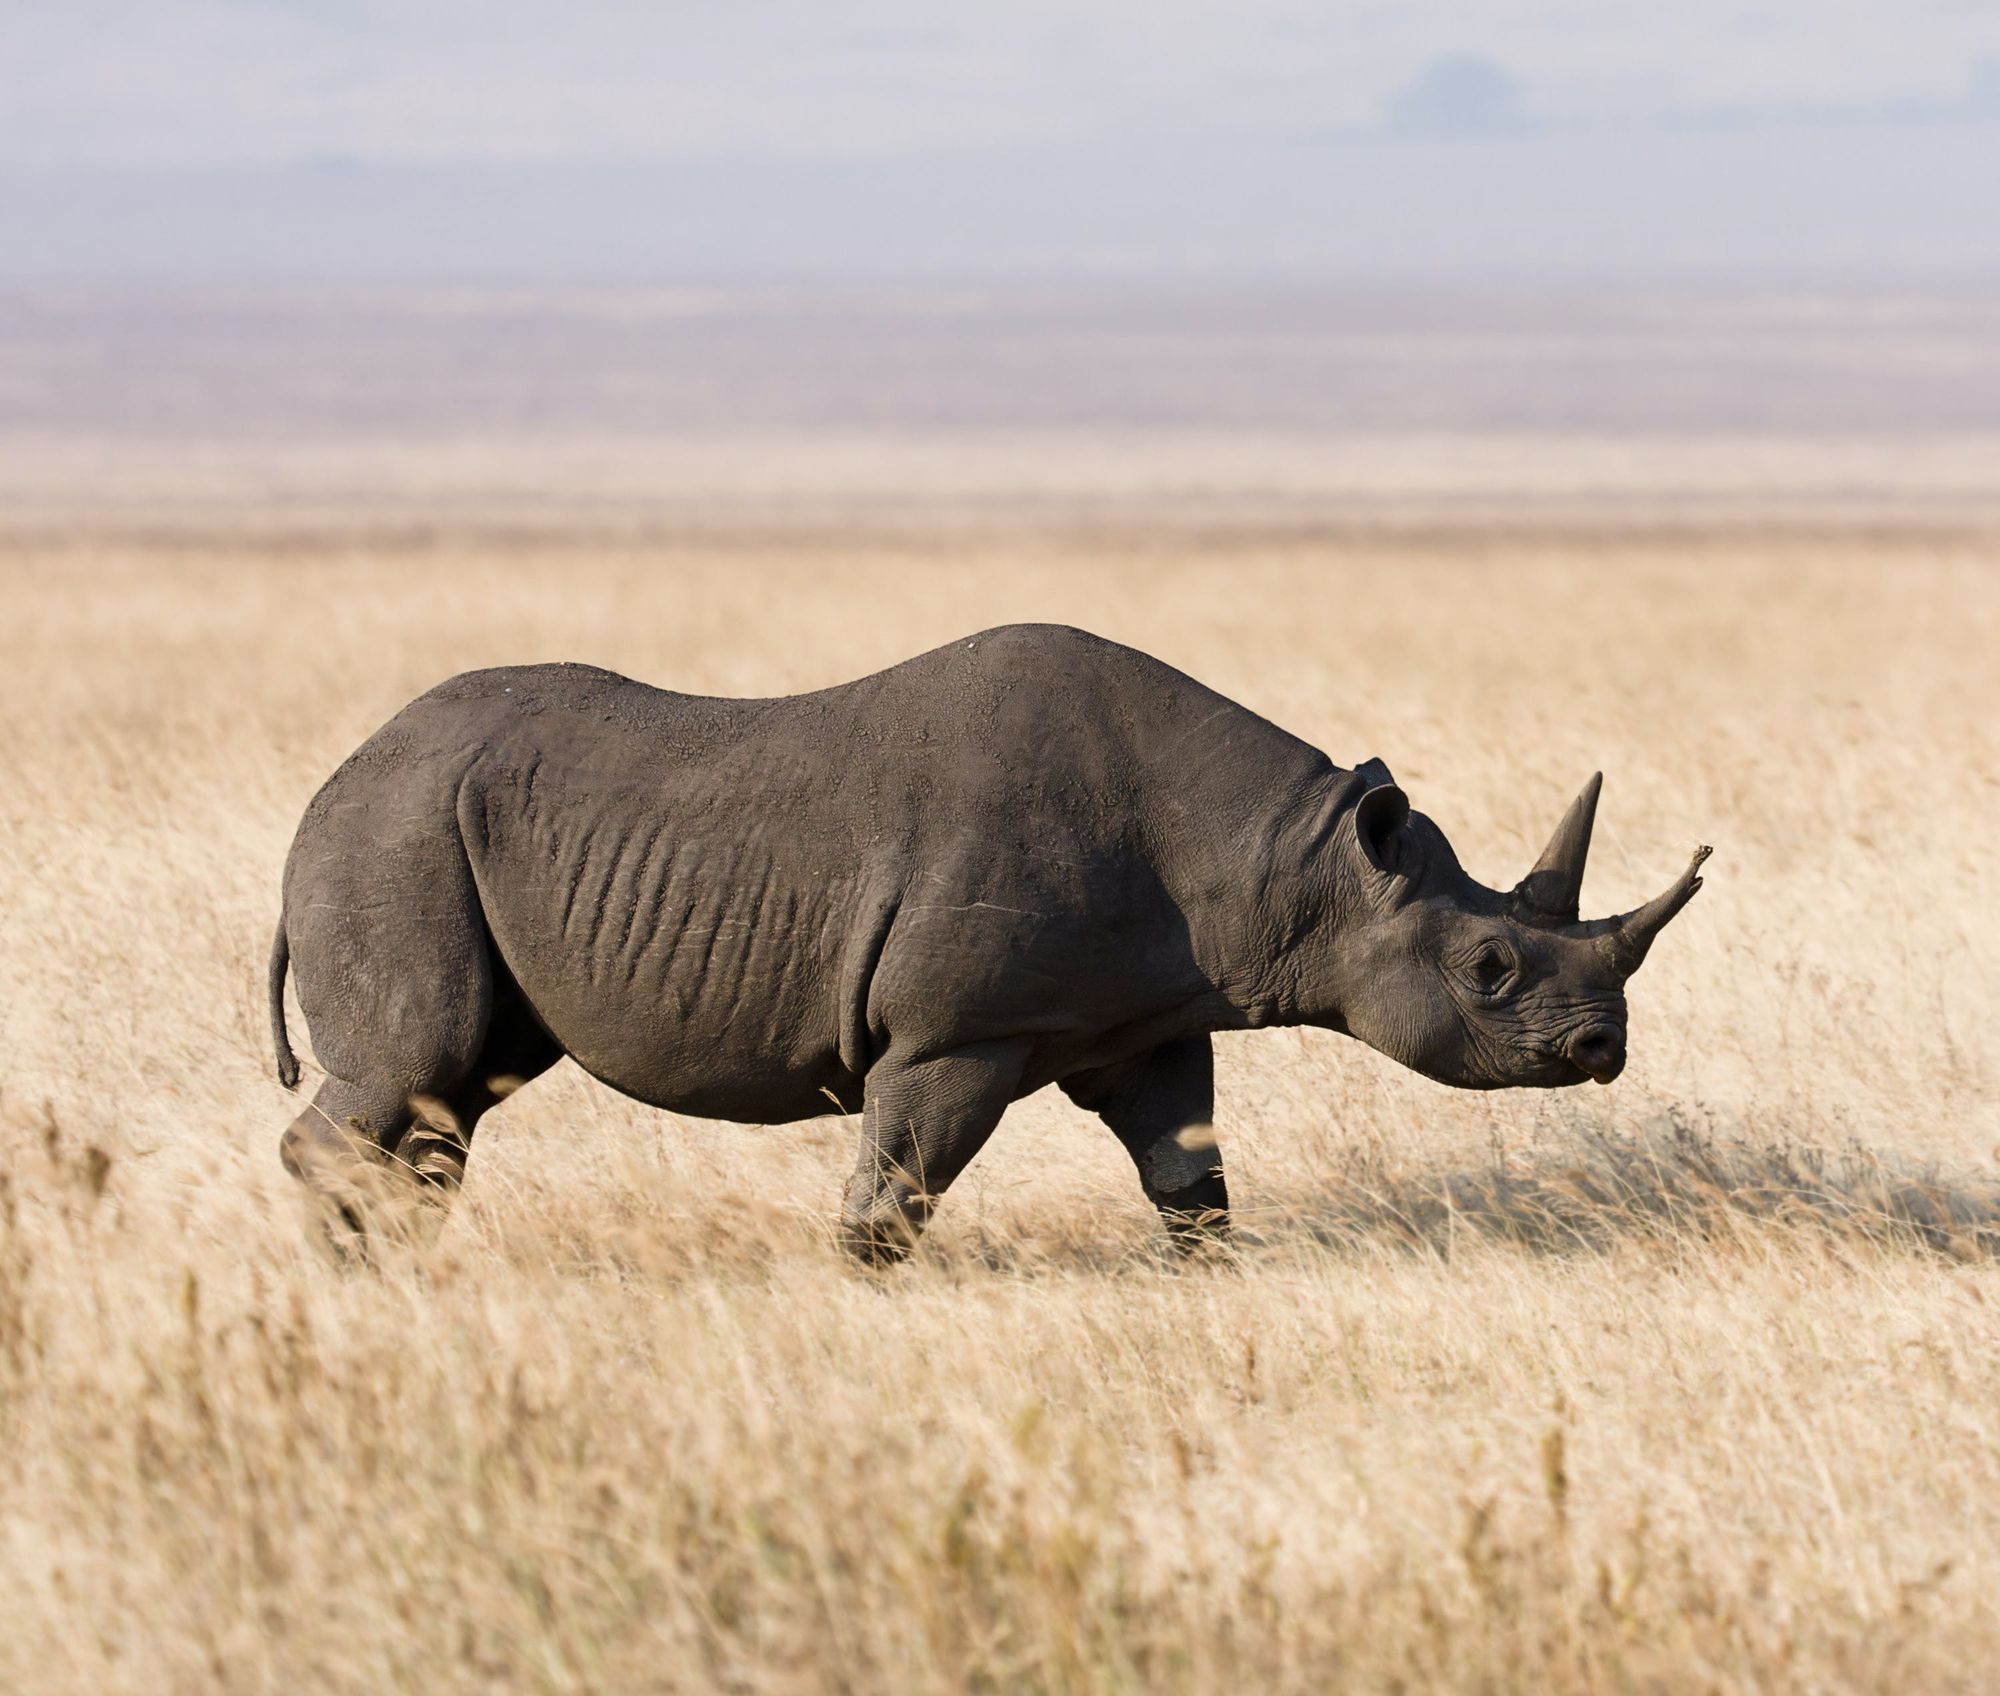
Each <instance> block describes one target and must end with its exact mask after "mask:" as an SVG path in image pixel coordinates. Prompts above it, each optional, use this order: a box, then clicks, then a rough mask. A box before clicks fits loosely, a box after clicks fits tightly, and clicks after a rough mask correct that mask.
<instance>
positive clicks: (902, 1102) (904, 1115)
mask: <svg viewBox="0 0 2000 1696" xmlns="http://www.w3.org/2000/svg"><path fill="white" fill-rule="evenodd" d="M1027 1058H1028V1044H1027V1043H1026V1042H984V1043H976V1044H974V1045H972V1046H971V1047H968V1048H961V1049H956V1050H954V1051H953V1052H951V1053H948V1054H940V1055H934V1056H929V1057H926V1058H923V1059H918V1060H905V1059H903V1058H901V1057H900V1056H898V1055H897V1054H896V1053H895V1050H894V1048H893V1047H892V1048H891V1050H890V1052H889V1053H887V1054H885V1055H883V1056H882V1058H881V1059H880V1060H878V1061H877V1062H876V1063H875V1065H874V1066H873V1067H872V1068H870V1070H869V1073H868V1081H867V1086H866V1091H865V1098H866V1099H865V1106H864V1108H863V1113H864V1121H863V1123H864V1132H863V1135H862V1139H861V1159H860V1163H859V1164H858V1165H857V1166H856V1167H855V1169H854V1176H853V1177H851V1178H850V1179H848V1181H847V1195H846V1199H845V1202H844V1204H843V1206H842V1210H841V1240H842V1242H843V1243H844V1245H845V1246H846V1247H847V1249H848V1250H849V1251H850V1252H851V1253H853V1254H855V1255H858V1256H859V1257H860V1258H861V1259H862V1260H865V1261H868V1262H870V1263H873V1264H878V1265H879V1264H881V1263H883V1262H886V1261H893V1260H901V1259H902V1258H903V1257H904V1256H905V1255H907V1254H908V1253H909V1252H910V1249H911V1248H912V1247H913V1246H914V1245H915V1243H916V1240H917V1238H918V1237H919V1236H920V1235H921V1234H922V1232H923V1229H924V1226H925V1225H926V1224H928V1223H929V1221H930V1216H931V1212H932V1210H933V1209H934V1208H935V1207H936V1205H937V1200H938V1197H940V1196H941V1195H943V1194H944V1192H945V1189H946V1187H947V1186H948V1185H949V1184H950V1183H951V1181H952V1179H954V1178H956V1177H957V1176H958V1175H959V1173H961V1172H963V1171H964V1170H965V1168H966V1166H967V1165H968V1164H969V1163H970V1162H971V1160H972V1157H973V1156H974V1155H975V1154H977V1153H978V1152H979V1150H980V1149H981V1147H983V1146H984V1144H985V1142H986V1139H987V1138H988V1137H989V1136H991V1135H992V1134H993V1127H994V1126H995V1125H997V1124H999V1123H1000V1115H1001V1114H1002V1113H1004V1112H1005V1111H1006V1110H1007V1103H1008V1102H1010V1101H1011V1100H1013V1098H1014V1091H1015V1088H1016V1086H1017V1085H1018V1084H1019V1083H1020V1081H1021V1068H1022V1066H1023V1065H1024V1064H1025V1063H1026V1061H1027Z"/></svg>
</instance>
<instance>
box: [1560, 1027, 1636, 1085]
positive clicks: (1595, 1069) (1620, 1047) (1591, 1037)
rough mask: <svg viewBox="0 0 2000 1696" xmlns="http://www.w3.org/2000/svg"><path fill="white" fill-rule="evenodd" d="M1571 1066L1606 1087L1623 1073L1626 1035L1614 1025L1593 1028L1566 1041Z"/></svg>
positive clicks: (1582, 1031) (1580, 1032)
mask: <svg viewBox="0 0 2000 1696" xmlns="http://www.w3.org/2000/svg"><path fill="white" fill-rule="evenodd" d="M1569 1057H1570V1061H1571V1063H1572V1064H1573V1065H1575V1066H1577V1067H1578V1068H1579V1069H1581V1070H1582V1071H1585V1072H1588V1073H1589V1074H1590V1076H1591V1077H1593V1078H1595V1079H1596V1080H1597V1082H1599V1083H1601V1084H1608V1083H1609V1082H1611V1080H1612V1079H1613V1078H1615V1077H1617V1076H1618V1074H1619V1073H1620V1072H1622V1071H1624V1070H1625V1033H1624V1032H1623V1031H1621V1030H1620V1029H1619V1028H1618V1027H1617V1026H1616V1025H1592V1026H1590V1027H1589V1028H1588V1029H1586V1030H1581V1031H1578V1032H1577V1033H1576V1035H1575V1036H1573V1037H1571V1038H1570V1041H1569Z"/></svg>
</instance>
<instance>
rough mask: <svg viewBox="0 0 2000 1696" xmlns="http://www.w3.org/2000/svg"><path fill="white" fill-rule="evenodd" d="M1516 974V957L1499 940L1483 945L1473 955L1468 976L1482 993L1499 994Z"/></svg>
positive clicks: (1467, 972)
mask: <svg viewBox="0 0 2000 1696" xmlns="http://www.w3.org/2000/svg"><path fill="white" fill-rule="evenodd" d="M1513 975H1514V957H1513V956H1512V955H1511V954H1509V953H1508V952H1507V950H1506V949H1505V948H1503V947H1501V946H1500V944H1499V943H1497V942H1489V943H1486V944H1485V945H1483V946H1482V947H1481V948H1480V950H1479V952H1478V953H1476V954H1474V955H1473V956H1472V960H1471V963H1470V964H1469V965H1468V967H1467V968H1466V976H1467V977H1469V978H1470V979H1471V980H1472V987H1473V988H1474V989H1476V990H1478V991H1479V993H1480V994H1481V995H1498V994H1499V993H1500V991H1501V990H1503V989H1504V988H1506V987H1507V982H1508V980H1509V979H1510V978H1512V977H1513Z"/></svg>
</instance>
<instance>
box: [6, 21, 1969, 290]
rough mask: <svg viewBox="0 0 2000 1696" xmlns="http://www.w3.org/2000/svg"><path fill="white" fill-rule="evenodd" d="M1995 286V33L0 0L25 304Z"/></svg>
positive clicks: (1943, 28) (10, 193) (13, 255)
mask: <svg viewBox="0 0 2000 1696" xmlns="http://www.w3.org/2000/svg"><path fill="white" fill-rule="evenodd" d="M1118 268H1128V269H1137V270H1146V269H1166V270H1176V269H1189V268H1192V269H1217V268H1220V269H1238V270H1262V269H1272V268H1276V269H1299V268H1303V269H1327V270H1335V271H1343V272H1373V273H1406V272H1412V271H1415V272H1425V273H1437V272H1442V273H1446V274H1458V273H1460V272H1468V271H1480V270H1502V271H1510V272H1522V271H1526V272H1534V271H1540V270H1552V271H1566V272H1583V271H1634V270H1637V271H1646V272H1649V273H1650V272H1654V271H1658V270H1661V269H1668V270H1677V271H1682V272H1689V273H1715V272H1739V271H1755V272H1762V273H1769V272H1788V271H1789V272H1798V273H1812V274H1819V273H1840V274H1843V275H1848V274H1864V273H1882V274H1885V275H1900V274H1924V275H1933V274H1940V273H1954V274H1973V273H1977V274H1980V275H1988V274H1992V275H2000V0H1747V3H1746V0H1654V3H1650V4H1644V5H1637V4H1629V3H1625V0H1618V3H1609V0H1350V3H1346V4H1325V3H1319V4H1315V3H1311V0H1103V3H1100V4H1096V5H1091V6H1087V7H1086V6H1081V5H1058V4H1054V3H1052V0H995V3H993V4H990V5H986V6H983V7H979V8H977V9H972V8H968V7H964V6H955V5H954V6H948V5H946V4H943V3H941V0H925V3H922V4H919V3H916V0H842V3H841V4H838V5H833V4H828V3H827V0H679V3H667V4H635V3H617V0H563V3H560V4H556V3H551V0H349V3H346V4H337V3H334V0H38V3H36V4H24V3H22V0H0V277H5V276H9V275H12V276H23V275H69V274H91V275H101V274H112V275H127V274H131V275H146V274H153V273H156V272H167V273H175V274H185V273H189V272H210V273H218V274H225V275H238V274H246V273H248V274H258V275H263V274H273V273H277V274H287V275H293V274H296V275H305V276H311V277H330V276H341V275H348V274H353V275H376V276H389V275H412V274H423V275H452V276H462V275H474V274H476V275H480V276H501V277H511V276H550V277H590V276H629V275H633V274H648V275H651V274H660V273H676V274H679V273H686V272H703V273H720V272H760V273H761V272H775V273H783V274H787V275H796V274H806V273H817V272H821V271H843V272H847V271H857V270H861V271H865V270H874V271H887V272H894V273H911V272H940V271H953V272H963V271H993V270H1001V271H1006V270H1029V271H1065V270H1077V269H1085V270H1105V269H1118Z"/></svg>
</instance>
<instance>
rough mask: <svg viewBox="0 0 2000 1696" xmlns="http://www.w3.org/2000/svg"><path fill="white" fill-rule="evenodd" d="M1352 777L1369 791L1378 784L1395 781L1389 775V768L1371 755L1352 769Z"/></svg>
mask: <svg viewBox="0 0 2000 1696" xmlns="http://www.w3.org/2000/svg"><path fill="white" fill-rule="evenodd" d="M1354 775H1355V776H1356V777H1358V778H1360V779H1361V781H1362V782H1363V783H1365V784H1367V785H1368V787H1369V788H1370V789H1373V788H1375V787H1376V786H1377V785H1379V784H1384V783H1394V782H1395V781H1396V779H1395V777H1394V776H1393V775H1391V773H1390V771H1389V768H1388V767H1387V766H1385V765H1384V764H1383V763H1382V762H1381V761H1380V760H1378V759H1376V758H1375V756H1374V755H1373V754H1371V755H1369V756H1368V758H1367V759H1365V760H1363V761H1362V762H1361V763H1360V764H1359V765H1358V766H1356V767H1355V768H1354Z"/></svg>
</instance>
